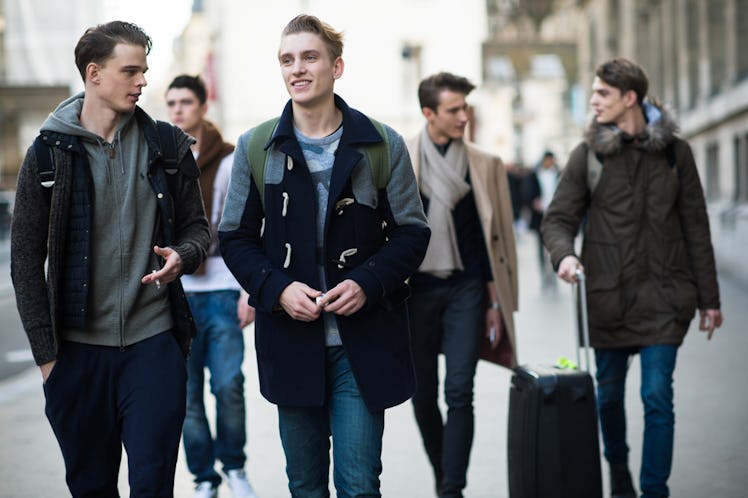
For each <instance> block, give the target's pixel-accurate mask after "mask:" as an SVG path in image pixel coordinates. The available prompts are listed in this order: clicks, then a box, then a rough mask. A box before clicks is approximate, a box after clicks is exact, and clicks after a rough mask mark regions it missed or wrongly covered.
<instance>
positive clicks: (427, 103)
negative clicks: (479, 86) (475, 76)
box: [418, 72, 475, 111]
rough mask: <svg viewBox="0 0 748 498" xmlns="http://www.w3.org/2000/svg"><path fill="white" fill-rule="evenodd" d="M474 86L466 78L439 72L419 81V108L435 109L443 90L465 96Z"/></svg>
mask: <svg viewBox="0 0 748 498" xmlns="http://www.w3.org/2000/svg"><path fill="white" fill-rule="evenodd" d="M474 88H475V85H473V84H472V83H471V82H470V80H468V79H467V78H464V77H462V76H457V75H454V74H452V73H445V72H441V73H437V74H433V75H431V76H429V77H428V78H426V79H424V80H423V81H421V84H420V85H418V102H419V103H420V104H421V109H424V108H429V109H431V110H433V111H436V108H437V107H439V94H440V93H441V92H442V91H443V90H449V91H451V92H455V93H462V94H464V95H465V96H467V95H468V94H469V93H470V92H472V91H473V89H474Z"/></svg>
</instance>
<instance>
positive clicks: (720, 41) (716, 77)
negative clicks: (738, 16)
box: [707, 0, 727, 95]
mask: <svg viewBox="0 0 748 498" xmlns="http://www.w3.org/2000/svg"><path fill="white" fill-rule="evenodd" d="M726 12H727V2H726V0H711V2H709V8H708V9H707V19H708V24H707V30H708V33H709V37H708V39H709V69H710V70H709V76H710V82H709V93H710V95H716V94H717V93H719V92H720V91H721V90H722V89H723V88H724V86H725V79H726V77H727V46H726V42H725V35H726V33H725V26H727V19H726V17H725V16H726Z"/></svg>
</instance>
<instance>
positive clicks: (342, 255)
mask: <svg viewBox="0 0 748 498" xmlns="http://www.w3.org/2000/svg"><path fill="white" fill-rule="evenodd" d="M357 252H358V249H356V248H355V247H351V248H350V249H346V250H345V251H343V252H341V253H340V258H338V268H340V269H343V267H344V266H345V263H346V260H345V258H347V257H348V256H353V255H354V254H356V253H357Z"/></svg>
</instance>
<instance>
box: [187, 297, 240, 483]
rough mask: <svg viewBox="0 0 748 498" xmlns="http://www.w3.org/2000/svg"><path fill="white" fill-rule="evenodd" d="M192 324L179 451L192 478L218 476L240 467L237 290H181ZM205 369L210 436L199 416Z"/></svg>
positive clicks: (202, 412) (213, 478)
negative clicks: (212, 407)
mask: <svg viewBox="0 0 748 498" xmlns="http://www.w3.org/2000/svg"><path fill="white" fill-rule="evenodd" d="M187 299H188V301H189V303H190V308H191V310H192V315H193V317H194V318H195V324H196V325H197V337H195V339H194V340H193V341H192V351H191V353H190V356H189V359H188V362H187V416H186V417H185V420H184V431H183V441H184V452H185V456H186V457H187V467H188V468H189V469H190V472H191V473H192V474H193V475H194V476H195V482H203V481H210V482H212V483H214V484H215V485H216V486H217V485H218V484H220V482H221V477H220V476H219V475H218V473H217V472H216V470H215V469H214V465H215V462H216V460H220V461H221V463H222V464H223V470H224V472H227V471H229V470H232V469H240V468H243V467H244V462H245V459H246V458H245V455H244V445H245V443H246V441H247V435H246V429H245V408H244V375H243V374H242V361H243V360H244V335H243V332H242V329H241V328H239V319H238V318H237V315H236V304H237V301H238V300H239V292H238V291H230V290H227V291H214V292H196V293H189V294H187ZM206 368H207V369H208V370H209V371H210V392H211V393H212V394H213V396H214V397H215V400H216V436H215V439H214V438H213V436H212V435H211V433H210V427H209V425H208V419H207V417H206V415H205V404H204V400H203V391H204V383H205V369H206Z"/></svg>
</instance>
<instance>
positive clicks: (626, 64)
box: [595, 57, 649, 105]
mask: <svg viewBox="0 0 748 498" xmlns="http://www.w3.org/2000/svg"><path fill="white" fill-rule="evenodd" d="M595 75H596V76H597V77H598V78H600V79H601V80H603V81H604V82H605V83H607V84H608V85H610V86H612V87H615V88H618V89H619V90H620V91H621V93H622V94H623V93H626V92H628V91H629V90H633V91H634V93H636V100H637V102H639V105H642V103H643V102H644V98H645V97H646V96H647V90H648V89H649V80H648V79H647V75H646V74H645V73H644V69H642V68H641V66H639V65H638V64H635V63H634V62H631V61H630V60H628V59H624V58H622V57H619V58H616V59H611V60H609V61H607V62H603V63H602V64H600V65H599V66H597V69H596V70H595Z"/></svg>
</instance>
